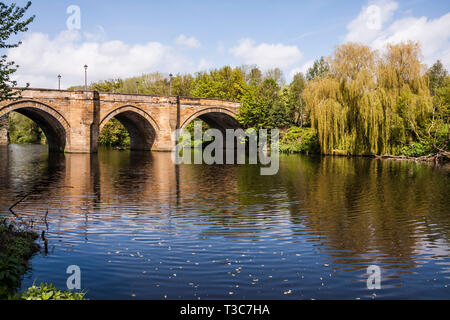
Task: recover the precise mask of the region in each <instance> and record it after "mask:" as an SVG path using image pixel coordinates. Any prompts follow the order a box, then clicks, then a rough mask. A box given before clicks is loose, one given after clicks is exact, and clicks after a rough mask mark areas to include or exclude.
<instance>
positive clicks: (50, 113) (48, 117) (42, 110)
mask: <svg viewBox="0 0 450 320" xmlns="http://www.w3.org/2000/svg"><path fill="white" fill-rule="evenodd" d="M13 111H14V112H17V113H20V114H22V115H24V116H26V117H27V118H29V119H31V120H33V121H34V122H35V123H36V124H37V125H38V126H39V128H41V130H42V131H43V132H44V134H45V137H46V138H47V143H48V148H49V151H50V152H64V150H65V149H67V148H70V137H69V135H70V125H69V122H68V121H67V120H66V119H65V118H64V117H63V116H62V115H61V114H60V113H59V112H58V111H56V110H55V109H54V108H52V107H51V106H49V105H47V104H44V103H42V102H39V101H35V100H21V101H17V102H13V103H10V104H9V105H6V106H4V107H0V117H2V116H4V115H7V114H9V113H10V112H13Z"/></svg>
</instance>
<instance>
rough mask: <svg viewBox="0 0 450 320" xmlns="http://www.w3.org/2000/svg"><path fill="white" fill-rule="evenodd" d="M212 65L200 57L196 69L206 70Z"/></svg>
mask: <svg viewBox="0 0 450 320" xmlns="http://www.w3.org/2000/svg"><path fill="white" fill-rule="evenodd" d="M212 67H213V64H212V63H211V62H210V61H208V60H206V59H204V58H202V59H200V62H199V63H198V66H197V70H199V71H206V70H208V69H211V68H212Z"/></svg>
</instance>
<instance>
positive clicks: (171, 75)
mask: <svg viewBox="0 0 450 320" xmlns="http://www.w3.org/2000/svg"><path fill="white" fill-rule="evenodd" d="M172 77H173V74H171V73H170V74H169V79H170V80H169V96H171V95H172Z"/></svg>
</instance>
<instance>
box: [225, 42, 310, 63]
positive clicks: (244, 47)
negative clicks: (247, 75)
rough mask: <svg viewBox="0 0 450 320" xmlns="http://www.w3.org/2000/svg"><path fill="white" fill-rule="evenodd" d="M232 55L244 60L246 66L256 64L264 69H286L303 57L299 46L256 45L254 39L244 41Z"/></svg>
mask: <svg viewBox="0 0 450 320" xmlns="http://www.w3.org/2000/svg"><path fill="white" fill-rule="evenodd" d="M230 53H231V54H233V55H234V56H235V57H238V58H240V59H242V60H243V63H245V64H249V65H252V64H256V65H258V66H259V67H260V68H262V69H270V68H275V67H279V68H282V69H283V68H286V67H290V66H292V65H294V64H296V63H298V62H299V61H300V60H301V59H302V57H303V55H302V53H301V52H300V50H299V48H298V47H297V46H287V45H284V44H281V43H278V44H268V43H261V44H259V45H256V43H255V42H254V41H253V40H252V39H242V40H240V41H239V45H237V46H235V47H233V48H231V49H230Z"/></svg>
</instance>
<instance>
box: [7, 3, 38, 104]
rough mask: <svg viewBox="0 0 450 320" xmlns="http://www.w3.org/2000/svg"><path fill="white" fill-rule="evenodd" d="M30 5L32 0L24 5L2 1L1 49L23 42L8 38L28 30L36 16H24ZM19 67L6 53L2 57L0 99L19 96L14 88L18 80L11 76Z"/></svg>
mask: <svg viewBox="0 0 450 320" xmlns="http://www.w3.org/2000/svg"><path fill="white" fill-rule="evenodd" d="M30 6H31V2H30V1H29V2H28V3H27V4H26V5H25V6H24V7H18V6H17V4H15V3H12V4H10V5H6V4H4V3H3V2H0V50H2V49H9V48H15V47H18V46H19V45H20V44H21V43H20V42H16V43H10V42H9V41H8V40H9V38H10V37H11V36H12V35H17V34H18V33H20V32H26V31H27V30H28V25H29V24H30V23H31V22H32V21H33V20H34V16H32V17H30V18H28V19H25V20H23V19H22V18H23V16H24V15H25V12H26V11H27V10H28V8H29V7H30ZM18 67H19V66H18V65H16V64H15V63H14V62H13V61H7V56H6V55H2V56H1V57H0V101H1V100H5V99H11V98H14V97H17V94H18V92H17V90H14V87H15V86H16V85H17V82H16V81H13V80H11V76H12V74H13V73H14V72H16V71H17V68H18Z"/></svg>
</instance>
